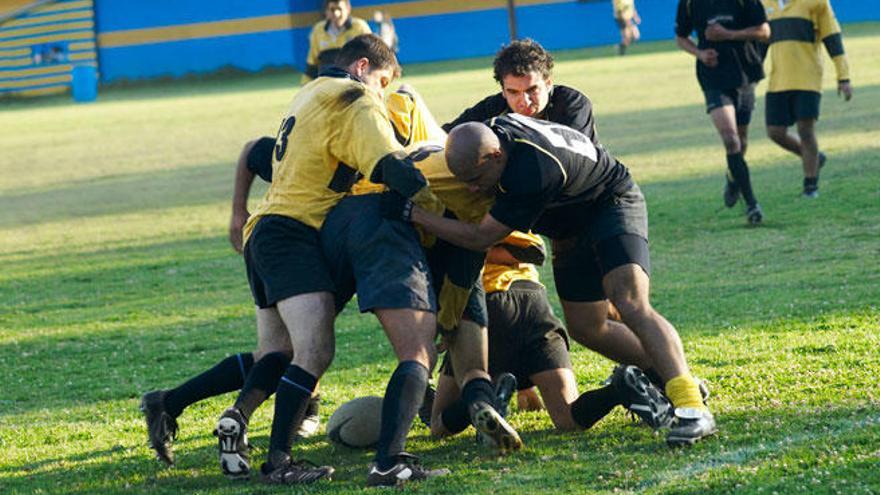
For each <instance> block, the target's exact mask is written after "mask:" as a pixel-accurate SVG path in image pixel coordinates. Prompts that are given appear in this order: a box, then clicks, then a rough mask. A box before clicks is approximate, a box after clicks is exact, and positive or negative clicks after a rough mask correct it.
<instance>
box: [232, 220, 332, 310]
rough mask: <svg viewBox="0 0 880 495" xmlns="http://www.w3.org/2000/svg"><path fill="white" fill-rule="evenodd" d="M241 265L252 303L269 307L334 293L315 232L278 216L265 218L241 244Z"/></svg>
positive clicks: (302, 224) (294, 221)
mask: <svg viewBox="0 0 880 495" xmlns="http://www.w3.org/2000/svg"><path fill="white" fill-rule="evenodd" d="M244 264H245V269H246V270H247V276H248V283H249V284H250V286H251V293H252V294H253V296H254V302H255V303H256V304H257V306H259V307H260V308H271V307H273V306H275V303H277V302H278V301H280V300H282V299H287V298H288V297H293V296H298V295H300V294H308V293H311V292H334V290H335V285H334V283H333V280H332V279H331V278H330V270H329V269H328V267H327V263H326V261H325V260H324V253H323V251H322V250H321V246H320V241H319V239H318V231H317V230H315V229H313V228H312V227H309V226H308V225H306V224H304V223H302V222H299V221H297V220H294V219H293V218H290V217H285V216H281V215H266V216H264V217H263V218H261V219H260V220H259V221H258V222H257V224H256V225H255V226H254V230H253V232H251V235H250V237H249V238H248V240H247V243H246V244H245V245H244Z"/></svg>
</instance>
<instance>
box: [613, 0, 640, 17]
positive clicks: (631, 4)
mask: <svg viewBox="0 0 880 495" xmlns="http://www.w3.org/2000/svg"><path fill="white" fill-rule="evenodd" d="M613 4H614V17H615V18H617V19H624V20H626V19H632V18H633V14H635V11H636V2H635V0H614V2H613Z"/></svg>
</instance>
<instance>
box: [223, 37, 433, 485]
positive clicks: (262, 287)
mask: <svg viewBox="0 0 880 495" xmlns="http://www.w3.org/2000/svg"><path fill="white" fill-rule="evenodd" d="M337 60H338V61H339V63H340V66H341V67H342V69H331V70H329V71H328V72H326V73H324V75H323V77H319V78H318V79H316V80H315V81H314V82H312V83H310V84H307V85H306V86H305V87H303V88H302V89H301V90H300V91H299V92H298V93H297V94H296V96H295V97H294V99H293V102H292V103H291V107H290V111H289V112H288V114H287V115H286V116H285V118H284V119H283V121H282V124H281V128H280V129H279V132H278V136H277V138H276V143H275V148H274V150H273V153H274V163H273V175H274V177H273V181H272V184H271V186H270V187H269V190H268V191H267V193H266V196H265V197H264V198H263V200H262V202H261V203H260V205H259V206H258V207H257V209H256V211H255V212H254V214H253V215H251V217H250V219H249V220H248V222H247V224H246V225H245V227H244V232H243V240H244V257H245V264H246V267H247V271H248V280H249V282H250V285H251V291H252V293H253V295H254V300H255V302H256V303H257V307H258V309H257V323H258V328H259V330H260V334H261V335H263V334H264V333H270V334H273V335H285V334H287V335H288V337H289V339H290V343H291V346H292V348H294V349H296V352H295V353H294V356H293V360H292V362H291V363H290V365H289V366H288V367H287V369H286V370H285V372H284V374H283V376H282V377H281V379H280V381H279V383H278V389H277V392H276V399H275V416H274V419H273V423H272V433H271V435H270V439H269V451H268V455H267V462H266V463H265V464H263V466H262V467H261V477H262V478H263V480H264V481H266V482H268V483H277V484H299V483H310V482H313V481H317V480H319V479H324V478H329V477H330V476H331V475H332V473H333V469H332V468H331V467H329V466H317V467H315V466H310V465H308V463H305V462H299V461H296V462H294V461H293V460H292V458H291V452H290V448H291V443H292V437H293V433H294V432H295V431H296V428H297V427H298V425H299V423H300V422H301V421H302V418H303V415H304V413H305V410H306V407H307V404H308V401H309V398H310V397H311V396H312V392H313V391H314V389H315V386H316V384H317V382H318V379H319V378H320V376H321V375H322V374H323V372H324V371H325V370H326V368H327V367H328V366H329V364H330V362H331V361H332V359H333V353H334V337H333V319H334V313H335V311H336V304H335V303H336V301H335V300H334V295H335V294H336V293H337V291H338V288H337V286H336V284H335V283H334V280H333V278H332V274H331V271H330V267H329V266H328V263H327V260H326V258H325V257H324V253H323V251H322V249H321V245H320V239H319V236H318V229H320V228H321V226H322V224H323V223H324V220H325V217H326V215H327V213H328V212H329V211H330V209H331V208H332V207H333V206H334V205H335V204H336V203H338V202H339V201H340V199H342V198H343V197H344V196H345V195H346V194H347V193H348V191H349V189H350V188H351V186H352V184H353V183H354V182H355V181H356V180H357V178H358V177H360V176H365V177H370V178H371V179H372V180H373V181H374V182H380V183H383V184H386V185H387V186H388V187H390V188H391V189H392V190H395V191H397V192H399V193H400V194H403V195H404V196H410V197H412V198H413V199H414V200H415V201H416V202H420V203H422V204H427V203H431V202H433V201H434V199H433V198H432V196H431V194H430V192H429V191H425V190H422V189H419V190H413V186H412V184H413V183H416V184H418V183H419V182H420V181H421V182H424V178H423V177H422V176H421V174H420V173H419V172H418V171H417V170H416V169H415V168H414V167H413V166H412V162H411V161H408V160H406V159H402V158H401V157H400V154H399V152H400V151H401V146H400V145H399V144H398V143H397V141H396V140H395V138H394V133H393V131H392V129H391V126H390V124H389V123H388V120H387V116H386V113H385V109H384V106H383V105H382V101H381V93H382V91H383V90H384V88H385V87H386V86H387V85H388V84H389V83H390V82H391V81H392V80H393V79H394V78H395V77H396V76H397V75H398V74H399V66H398V65H397V60H396V57H395V56H394V54H393V53H392V52H390V50H389V49H388V48H387V46H385V45H384V43H382V41H381V40H380V39H379V38H378V37H376V36H373V35H362V36H359V37H356V38H354V39H353V40H351V41H350V42H348V43H346V44H345V45H344V46H343V48H342V49H341V51H340V53H339V55H338V56H337ZM292 150H295V152H293V151H292ZM423 202H424V203H423ZM427 314H428V315H429V316H430V313H427ZM423 320H424V321H420V322H411V321H409V322H406V323H405V324H412V325H414V326H418V328H410V330H411V333H410V334H409V335H410V336H412V337H413V338H412V339H411V340H410V341H408V342H412V340H416V339H420V338H421V336H422V334H424V333H425V332H426V331H427V330H424V329H423V328H422V327H424V328H428V326H429V325H431V326H430V329H429V331H430V332H433V325H432V321H431V318H423ZM419 324H421V326H419ZM422 340H424V339H422ZM429 344H431V341H430V339H428V340H427V344H425V343H423V342H421V340H420V341H418V342H415V343H414V344H413V345H412V346H410V348H409V349H408V351H407V352H410V353H411V354H412V355H413V356H414V359H413V360H412V361H415V360H416V359H417V360H418V363H417V364H418V365H419V366H423V367H427V366H428V365H429V363H430V359H429V354H430V350H429V348H428V345H429ZM412 361H406V362H412ZM270 376H271V373H265V374H263V375H262V376H261V375H259V374H257V373H256V370H252V371H251V373H250V374H249V375H248V380H247V381H246V382H245V384H244V386H243V388H242V391H241V394H240V396H239V398H242V397H246V396H247V395H248V394H249V393H250V391H251V384H252V383H256V382H261V381H262V382H265V381H267V380H268V377H270ZM405 379H406V377H404V380H405ZM394 381H395V378H394V377H392V385H393V382H394ZM422 388H424V385H422ZM239 402H240V401H237V402H236V406H238V405H239ZM385 407H386V408H389V407H393V408H396V409H405V408H407V407H409V405H408V404H401V400H400V397H386V400H385ZM248 412H249V411H243V410H241V409H240V408H239V407H232V408H230V409H227V410H226V411H225V412H224V413H223V415H222V416H221V417H220V420H219V421H218V423H217V431H218V436H219V445H220V458H221V467H222V468H223V470H224V472H225V473H226V474H227V475H229V476H232V477H237V476H245V475H247V474H248V472H249V467H250V466H249V460H248V457H247V450H248V448H247V440H246V430H247V420H248ZM407 430H408V425H407ZM384 434H385V432H383V435H384ZM386 436H387V435H386ZM380 447H381V444H380Z"/></svg>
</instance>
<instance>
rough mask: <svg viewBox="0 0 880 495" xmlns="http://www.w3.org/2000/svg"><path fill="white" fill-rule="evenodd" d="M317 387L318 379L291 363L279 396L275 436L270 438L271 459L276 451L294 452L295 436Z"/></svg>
mask: <svg viewBox="0 0 880 495" xmlns="http://www.w3.org/2000/svg"><path fill="white" fill-rule="evenodd" d="M317 385H318V378H317V377H315V376H314V375H312V374H311V373H309V372H308V371H306V370H304V369H302V368H300V367H299V366H297V365H295V364H291V365H290V366H289V367H288V368H287V371H286V372H285V373H284V376H282V377H281V381H279V382H278V393H277V394H276V395H275V417H274V418H272V434H271V435H270V436H269V454H270V458H271V455H272V452H283V453H284V454H289V453H290V446H291V445H293V436H294V434H295V433H296V430H297V429H298V428H299V425H300V424H301V423H302V420H303V418H304V417H305V414H306V408H307V407H308V405H309V399H310V398H311V397H312V392H314V391H315V386H317Z"/></svg>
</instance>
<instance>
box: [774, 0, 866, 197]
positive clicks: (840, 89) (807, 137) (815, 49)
mask: <svg viewBox="0 0 880 495" xmlns="http://www.w3.org/2000/svg"><path fill="white" fill-rule="evenodd" d="M763 2H764V6H765V7H766V8H767V17H768V18H769V19H770V28H771V31H772V35H771V37H770V83H769V85H768V87H767V104H766V107H767V114H766V118H767V135H768V136H770V139H772V140H773V141H774V142H775V143H776V144H778V145H779V146H782V147H783V148H784V149H786V150H788V151H791V152H792V153H794V154H796V155H798V156H800V157H801V161H802V163H803V167H804V190H803V196H804V197H805V198H816V197H818V196H819V168H821V167H822V165H824V164H825V154H824V153H821V152H820V151H819V144H818V143H817V142H816V132H815V130H814V127H815V125H816V120H818V119H819V101H820V100H821V98H822V94H821V93H820V91H821V90H822V61H821V59H820V55H819V41H820V40H821V41H822V43H823V44H824V45H825V50H827V51H828V55H829V56H830V57H831V60H832V61H833V62H834V68H835V69H836V70H837V93H838V94H839V95H842V96H843V97H844V99H845V100H846V101H849V100H850V98H852V86H851V85H850V82H849V64H848V63H847V60H846V54H844V51H843V38H842V37H841V35H840V25H839V24H838V23H837V19H835V17H834V11H832V10H831V4H830V3H829V1H828V0H818V1H814V0H809V1H805V0H791V1H789V2H786V3H780V2H777V1H776V0H772V1H771V0H763ZM794 124H797V135H796V136H795V135H792V134H789V133H788V128H789V127H791V126H792V125H794Z"/></svg>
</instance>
